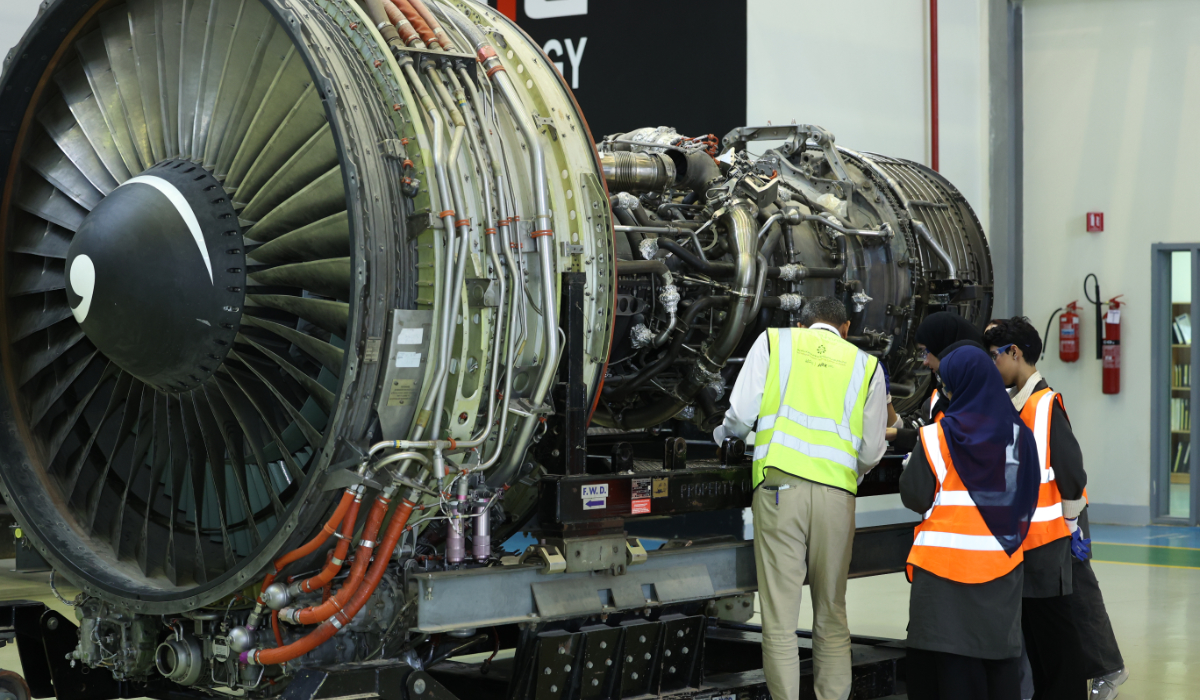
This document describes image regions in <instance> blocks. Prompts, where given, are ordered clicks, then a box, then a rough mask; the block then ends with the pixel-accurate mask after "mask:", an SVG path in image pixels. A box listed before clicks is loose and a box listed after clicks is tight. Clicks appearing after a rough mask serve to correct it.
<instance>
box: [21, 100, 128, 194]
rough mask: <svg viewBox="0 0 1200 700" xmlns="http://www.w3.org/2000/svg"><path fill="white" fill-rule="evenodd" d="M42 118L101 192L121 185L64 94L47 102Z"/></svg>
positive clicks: (41, 121)
mask: <svg viewBox="0 0 1200 700" xmlns="http://www.w3.org/2000/svg"><path fill="white" fill-rule="evenodd" d="M38 121H39V122H40V123H41V125H42V127H43V128H45V129H46V133H47V134H49V135H50V138H51V139H52V140H53V141H54V143H56V144H57V145H58V148H59V150H61V151H62V152H63V154H64V155H65V156H66V157H67V160H70V161H71V163H72V164H73V165H74V166H75V167H76V168H78V169H79V172H81V173H83V176H84V177H85V178H87V181H88V182H90V183H91V184H92V186H93V187H95V188H96V189H97V190H99V191H100V193H101V194H108V193H109V192H112V191H113V190H115V189H116V188H117V181H116V180H115V179H113V176H112V173H111V172H109V170H108V168H107V167H106V166H105V164H104V162H103V161H102V160H101V159H100V156H99V155H98V154H97V153H96V149H95V148H93V147H92V143H91V142H90V141H89V140H88V137H87V134H85V133H84V131H83V127H81V126H80V125H79V123H78V122H77V121H75V115H74V114H72V112H71V108H70V107H68V106H67V103H66V102H64V101H63V99H62V96H61V95H56V96H54V97H53V98H51V99H49V100H48V101H47V103H46V106H45V107H44V108H43V109H42V111H41V112H38Z"/></svg>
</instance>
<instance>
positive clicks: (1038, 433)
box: [1021, 389, 1071, 552]
mask: <svg viewBox="0 0 1200 700" xmlns="http://www.w3.org/2000/svg"><path fill="white" fill-rule="evenodd" d="M1056 401H1057V402H1059V405H1061V404H1062V398H1061V397H1060V396H1059V395H1058V394H1056V393H1055V392H1053V391H1051V390H1050V389H1042V390H1041V391H1038V392H1034V394H1033V396H1030V397H1029V400H1028V401H1026V402H1025V405H1024V406H1023V407H1022V408H1021V420H1023V421H1025V425H1027V426H1029V429H1030V430H1032V431H1033V439H1034V441H1035V442H1036V443H1037V451H1038V467H1039V470H1038V471H1039V473H1040V474H1041V477H1042V485H1041V487H1040V488H1039V490H1038V504H1037V510H1036V511H1034V512H1033V521H1032V522H1030V523H1029V534H1028V535H1026V536H1025V542H1024V543H1022V545H1021V547H1022V548H1023V549H1024V550H1025V551H1027V552H1028V551H1029V550H1031V549H1036V548H1038V547H1041V546H1042V545H1044V544H1049V543H1050V542H1053V541H1054V540H1057V539H1062V538H1063V537H1070V536H1071V531H1070V530H1068V529H1067V521H1066V520H1063V508H1062V496H1061V495H1060V494H1059V492H1058V484H1057V483H1055V481H1054V468H1053V467H1051V466H1050V417H1051V415H1053V413H1054V403H1055V402H1056ZM1064 410H1065V409H1064Z"/></svg>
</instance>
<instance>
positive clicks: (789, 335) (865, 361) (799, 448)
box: [754, 328, 879, 493]
mask: <svg viewBox="0 0 1200 700" xmlns="http://www.w3.org/2000/svg"><path fill="white" fill-rule="evenodd" d="M767 338H768V340H769V341H770V345H771V362H770V365H769V366H768V368H767V383H766V386H764V387H763V397H762V405H761V407H760V408H759V413H758V429H757V433H756V435H755V438H754V487H755V488H758V485H759V484H761V483H762V481H763V478H764V475H765V471H766V468H767V467H768V466H770V467H772V468H775V469H779V470H781V471H784V472H787V473H788V474H791V475H793V476H798V477H800V478H802V479H808V480H809V481H815V482H817V483H820V484H826V485H828V486H835V487H837V488H840V489H845V490H846V491H849V492H850V493H857V492H858V452H859V449H860V448H861V447H862V440H863V409H864V407H865V406H866V404H867V388H868V387H869V386H870V383H871V377H872V376H874V374H875V368H876V367H877V366H878V364H879V360H877V359H875V358H874V357H872V356H870V355H868V354H867V353H865V352H862V351H861V350H859V349H858V348H856V347H854V346H853V345H851V344H850V343H848V342H846V341H845V340H842V339H841V338H840V337H838V336H837V335H834V334H833V333H830V332H829V331H824V330H812V329H808V328H791V329H787V328H784V329H778V328H771V329H768V330H767Z"/></svg>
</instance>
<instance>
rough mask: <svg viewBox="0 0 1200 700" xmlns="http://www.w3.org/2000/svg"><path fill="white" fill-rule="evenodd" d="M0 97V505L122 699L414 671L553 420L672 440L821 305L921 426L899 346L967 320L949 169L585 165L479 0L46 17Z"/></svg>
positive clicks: (556, 90) (804, 131)
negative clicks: (945, 320)
mask: <svg viewBox="0 0 1200 700" xmlns="http://www.w3.org/2000/svg"><path fill="white" fill-rule="evenodd" d="M646 88H647V90H651V91H652V90H653V86H652V85H647V86H646ZM0 95H2V96H3V102H2V103H0V162H2V163H3V164H4V170H3V171H2V174H0V177H2V178H3V199H2V201H0V226H2V232H3V233H2V238H3V245H4V253H5V255H4V256H3V258H2V262H0V279H3V282H4V285H3V289H4V293H5V299H4V303H3V304H0V357H2V361H3V371H4V374H3V380H4V392H3V396H2V397H0V423H2V424H3V426H4V428H5V429H4V431H3V435H2V437H0V460H2V464H3V468H2V470H0V474H2V477H3V479H2V482H0V491H3V496H4V499H5V501H6V503H8V504H9V506H10V507H11V508H12V509H13V511H14V513H15V515H16V517H17V519H18V520H19V521H20V523H21V525H22V527H23V529H24V532H25V533H26V535H27V536H28V537H29V538H30V539H31V541H32V542H34V543H35V545H36V547H37V551H38V552H39V553H40V554H41V555H42V556H43V557H44V558H45V559H46V561H47V562H48V563H49V564H50V565H51V566H52V567H53V568H54V570H55V571H56V572H58V573H59V574H61V576H62V577H63V578H65V579H67V580H69V581H70V582H71V583H73V584H74V585H76V586H77V587H78V588H79V589H80V591H81V593H80V595H79V597H78V598H76V599H75V600H74V601H72V603H73V604H74V606H75V611H76V617H77V618H78V621H79V624H80V637H79V644H78V647H77V648H76V649H75V650H74V651H73V652H72V657H71V658H72V663H76V662H77V663H80V664H82V665H83V666H86V667H92V668H96V669H102V670H104V671H106V672H111V673H112V674H113V676H114V677H116V678H118V679H125V680H133V681H138V682H144V681H151V680H153V679H159V678H161V677H165V678H166V679H168V680H169V681H171V682H174V683H177V684H182V685H190V686H199V687H203V688H207V689H214V688H225V689H233V690H237V691H239V692H245V693H248V694H250V695H260V696H261V695H271V694H274V693H277V692H278V690H279V689H280V688H281V687H283V685H282V681H283V680H286V679H288V678H290V677H292V675H293V674H294V673H295V672H296V670H297V669H299V668H302V667H306V666H314V665H322V664H332V663H342V662H352V661H364V660H370V659H377V658H405V657H406V655H413V654H424V653H425V651H424V650H425V649H426V648H427V647H428V646H429V644H431V643H432V644H434V645H435V647H437V644H438V642H437V641H436V640H435V641H433V642H431V641H430V639H429V636H428V635H427V634H423V633H421V631H420V625H418V624H417V623H416V622H415V621H414V619H413V618H412V611H413V595H414V594H413V592H412V589H411V587H410V586H409V583H410V581H409V577H410V575H411V574H412V573H413V572H414V571H417V570H419V571H431V570H466V569H470V568H473V567H475V568H477V567H494V566H501V565H502V564H505V563H508V564H511V563H513V562H506V561H505V559H504V557H505V552H504V550H503V543H504V541H505V540H506V539H507V537H508V536H509V535H511V534H512V533H514V532H517V531H518V530H520V529H521V528H522V527H525V526H526V525H527V523H528V522H529V520H530V517H531V516H532V515H533V513H534V510H535V506H536V498H535V496H536V495H537V489H538V483H539V479H540V478H541V477H543V476H544V475H547V474H555V473H559V472H560V469H561V467H560V462H561V460H562V459H564V458H565V457H564V455H562V454H561V453H560V452H559V450H557V449H550V447H549V445H550V443H551V441H552V436H553V435H554V434H555V431H557V430H558V429H559V427H558V424H559V421H560V419H561V418H562V416H563V415H564V414H565V413H566V412H567V411H568V410H576V411H579V410H582V411H583V413H582V416H583V420H584V421H585V422H586V421H587V419H588V416H589V415H590V417H591V418H590V420H591V425H592V427H591V428H590V431H592V432H593V433H612V432H614V431H616V432H620V433H639V432H640V433H654V434H657V433H656V431H660V430H661V429H662V427H663V426H664V425H665V426H673V427H672V428H671V429H672V430H677V431H680V434H683V433H687V434H689V435H691V436H692V437H693V438H695V437H696V436H697V435H700V431H708V430H711V428H712V427H713V426H714V425H715V424H716V423H718V422H719V421H720V419H721V415H722V413H723V410H724V407H725V406H726V405H727V399H726V395H727V394H728V391H729V389H730V388H731V387H732V384H733V382H734V380H735V379H736V376H737V372H738V369H739V367H740V361H741V358H742V356H743V355H744V353H745V352H746V350H747V349H748V347H749V345H750V343H752V342H753V340H754V339H755V338H756V337H757V335H758V334H759V333H761V332H762V331H763V330H764V329H766V328H767V327H771V326H784V325H789V324H791V323H793V322H795V320H796V318H797V314H798V313H799V311H800V310H801V309H802V308H803V305H804V303H805V299H806V298H809V297H812V296H815V295H833V296H837V297H839V298H841V299H843V300H844V301H845V302H846V304H847V307H848V309H849V310H850V311H851V313H852V324H851V332H850V340H851V341H852V342H854V343H856V344H858V345H859V346H860V347H861V348H863V349H864V350H866V351H868V352H871V353H874V354H877V355H878V356H880V357H881V358H882V359H883V361H884V362H885V363H886V364H887V366H888V367H889V368H890V371H891V378H892V388H893V389H892V390H893V394H894V396H895V397H896V401H897V405H898V408H906V407H914V406H915V405H916V403H917V402H919V401H920V400H921V398H923V396H924V390H925V387H926V384H927V382H928V375H926V374H922V370H921V368H920V363H919V361H918V359H917V356H916V349H915V343H914V340H913V334H914V331H915V328H916V326H917V324H918V323H919V322H920V320H921V319H922V318H923V317H924V316H925V315H926V314H927V313H930V312H931V311H934V310H941V309H956V310H958V311H959V312H960V313H962V314H963V315H965V316H967V317H968V318H970V319H971V320H973V321H975V322H977V323H982V322H983V321H984V320H986V319H987V317H988V314H989V312H990V306H991V294H992V292H991V267H990V262H989V257H988V249H987V243H986V240H985V239H984V236H983V232H982V229H981V227H980V225H979V222H978V221H977V220H976V218H975V215H974V214H973V212H972V210H971V208H970V206H969V205H968V204H967V202H966V201H965V200H964V198H963V197H962V195H961V194H960V193H959V192H958V191H957V190H956V189H955V188H954V187H953V186H952V185H951V184H950V183H949V182H948V181H946V180H945V179H944V178H943V177H941V176H940V175H939V174H937V173H936V172H933V171H931V170H929V169H928V168H925V167H924V166H921V165H919V164H916V163H912V162H908V161H904V160H899V159H893V158H888V157H885V156H878V155H874V154H869V153H859V152H855V151H850V150H847V149H844V148H842V147H840V146H837V145H836V144H835V142H834V137H833V135H832V134H831V133H830V132H828V131H826V130H825V129H823V128H820V127H816V126H808V125H797V124H792V125H788V126H768V127H757V128H755V127H746V128H741V129H737V130H735V131H733V132H731V133H730V134H728V135H725V136H724V137H723V138H721V139H718V138H717V137H716V136H713V135H704V134H700V135H696V134H692V135H680V134H678V133H676V132H675V131H674V130H673V129H670V128H667V127H647V128H642V129H636V130H633V131H630V132H628V133H624V134H617V135H611V136H607V137H605V138H603V139H601V140H600V141H599V142H597V141H595V140H594V139H593V137H592V135H591V133H590V132H589V130H588V127H587V123H586V121H585V119H584V115H583V114H581V113H580V111H579V109H578V106H577V105H576V103H575V101H574V99H573V98H572V95H571V93H570V91H569V90H568V88H567V87H566V85H565V84H564V82H563V80H562V78H561V76H560V75H559V74H558V73H557V72H556V70H555V69H554V67H553V62H552V61H550V60H549V59H548V58H547V57H546V56H545V55H544V54H543V53H542V52H541V49H540V48H539V47H538V46H537V45H536V44H534V43H533V42H532V41H531V40H530V39H529V38H528V37H527V36H526V35H525V34H524V33H523V32H521V31H520V30H519V29H518V28H517V27H516V26H515V25H514V24H512V23H511V22H509V21H508V20H507V19H506V18H505V17H503V16H502V15H500V14H498V13H497V12H496V11H494V10H492V9H490V8H488V7H487V6H485V5H481V4H477V3H475V2H471V1H469V0H424V1H422V0H361V2H355V1H354V0H52V1H51V2H49V3H45V4H43V6H42V8H41V10H40V11H39V15H38V17H37V19H36V20H35V21H34V24H33V26H32V27H31V28H30V30H29V32H28V33H27V34H26V36H25V37H24V39H23V40H22V41H21V43H20V44H19V46H18V47H17V48H16V49H15V51H14V52H13V53H11V54H10V55H9V58H8V60H7V61H6V62H5V71H4V75H3V78H2V80H0ZM631 107H633V108H632V109H631V113H636V108H635V105H631ZM568 365H570V368H571V369H570V372H566V371H565V368H566V367H567V366H568ZM571 396H574V398H570V397H571ZM580 407H582V409H580ZM701 437H702V436H701ZM609 464H610V466H611V462H610V463H609ZM616 551H617V550H616V548H614V552H616ZM577 554H578V553H577ZM644 554H645V553H644V552H642V553H641V556H643V557H644ZM620 556H621V558H622V561H621V562H619V563H618V564H614V566H619V567H620V571H623V570H624V565H625V564H626V563H627V562H625V561H624V557H625V552H624V551H622V552H620ZM629 556H630V562H628V563H633V562H634V560H636V558H637V556H638V554H637V552H636V551H635V549H631V550H630V553H629ZM543 563H544V564H546V565H547V566H550V564H551V563H550V562H543ZM550 568H553V567H552V566H550ZM614 571H615V570H614ZM681 634H682V633H681ZM459 638H461V639H465V640H469V641H473V642H474V641H479V639H477V638H476V636H475V632H474V631H473V630H465V631H462V634H461V635H459ZM483 641H485V642H486V641H487V640H486V639H484V640H483ZM437 648H438V649H441V650H445V649H448V648H449V647H447V646H446V642H445V640H443V641H442V642H441V646H440V647H437ZM462 648H463V645H462V644H461V643H460V644H459V646H456V647H454V649H455V650H458V651H461V650H462ZM446 653H449V652H446ZM437 654H438V655H439V656H440V655H441V654H442V651H438V652H437ZM428 656H429V657H430V658H427V659H426V660H425V663H426V665H428V663H429V662H430V660H431V659H432V658H434V657H435V654H434V652H433V651H430V652H429V654H428Z"/></svg>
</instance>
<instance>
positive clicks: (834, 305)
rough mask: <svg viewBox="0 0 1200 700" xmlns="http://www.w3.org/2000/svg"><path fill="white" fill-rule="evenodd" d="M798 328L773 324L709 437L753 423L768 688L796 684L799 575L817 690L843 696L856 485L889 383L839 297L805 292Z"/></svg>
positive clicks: (787, 689) (780, 694) (871, 451)
mask: <svg viewBox="0 0 1200 700" xmlns="http://www.w3.org/2000/svg"><path fill="white" fill-rule="evenodd" d="M800 326H801V327H800V328H772V329H770V330H768V331H767V332H766V333H763V334H762V335H761V336H759V338H758V340H756V341H755V342H754V345H753V346H752V347H751V349H750V353H749V354H748V355H747V356H746V361H745V364H744V365H743V367H742V371H741V374H740V375H738V379H737V383H736V384H734V387H733V393H732V394H731V395H730V406H729V411H728V412H726V414H725V421H724V423H723V424H722V425H720V426H719V427H717V429H716V430H715V431H714V432H713V437H714V438H715V439H716V441H717V442H718V443H720V442H721V441H722V440H724V439H725V437H727V436H736V437H740V438H745V437H746V436H747V435H748V434H749V433H750V431H751V429H752V426H754V425H755V421H757V433H756V435H755V439H754V487H755V491H754V504H753V511H754V558H755V563H756V565H757V569H758V596H759V604H760V609H761V612H762V628H763V671H764V672H765V674H766V677H767V689H768V690H770V692H771V697H773V698H775V700H796V699H797V698H798V697H799V694H800V660H799V657H798V655H797V652H796V635H795V630H796V625H797V623H798V622H799V617H800V598H801V592H802V587H803V584H804V577H805V575H806V574H807V575H808V580H809V586H810V588H811V596H812V605H813V637H812V639H813V669H814V674H815V680H814V687H815V690H816V695H817V698H818V700H846V698H848V697H850V630H849V627H848V626H847V623H846V575H847V573H848V572H849V568H850V550H851V548H852V546H853V544H854V495H855V493H856V492H857V491H858V484H859V482H860V481H861V480H862V477H863V475H864V474H866V473H867V472H868V471H870V469H871V468H872V467H874V466H875V465H876V464H878V463H879V460H880V458H882V457H883V452H884V449H885V448H886V442H885V440H884V431H885V428H886V422H887V390H886V388H885V385H884V378H883V370H882V369H881V368H880V367H879V361H878V360H877V359H876V358H874V357H872V356H870V355H868V354H866V353H864V352H863V351H861V350H859V349H858V348H856V347H855V346H854V345H852V344H850V343H849V342H847V341H846V340H845V337H846V333H847V332H849V330H850V322H849V321H848V320H847V318H846V307H845V306H843V305H842V302H840V301H838V300H837V299H834V298H831V297H816V298H813V299H810V300H809V301H808V303H807V304H806V305H805V306H804V308H803V310H802V311H801V313H800Z"/></svg>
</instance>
